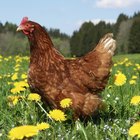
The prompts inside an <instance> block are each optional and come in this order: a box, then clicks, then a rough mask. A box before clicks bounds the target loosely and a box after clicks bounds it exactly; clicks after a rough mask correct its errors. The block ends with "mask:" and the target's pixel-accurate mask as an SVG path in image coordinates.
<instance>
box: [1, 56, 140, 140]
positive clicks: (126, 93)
mask: <svg viewBox="0 0 140 140" xmlns="http://www.w3.org/2000/svg"><path fill="white" fill-rule="evenodd" d="M126 57H128V60H127V61H124V60H126V59H125V58H126ZM138 57H140V55H139V54H137V55H127V56H126V55H121V56H115V58H114V62H115V64H117V65H116V66H114V67H113V68H112V72H111V76H110V79H109V82H108V85H107V86H106V89H105V90H104V91H103V92H102V93H101V95H102V98H103V100H104V101H105V108H104V110H101V111H100V112H99V114H98V115H97V117H95V118H94V119H92V117H91V118H89V119H88V121H80V120H77V121H76V122H74V121H73V120H71V121H65V122H57V121H55V120H53V121H52V120H50V119H49V117H48V116H47V113H48V112H49V110H50V108H49V107H48V106H46V105H45V104H43V102H41V101H40V102H35V101H29V100H27V96H28V94H29V93H30V91H29V89H28V88H27V89H26V90H25V91H23V92H20V93H18V94H12V93H11V89H12V88H13V84H14V83H15V82H17V81H18V80H23V79H21V74H23V73H25V72H26V71H27V69H28V63H29V62H28V58H27V57H19V56H16V57H0V67H1V70H0V91H1V94H0V99H1V100H0V118H1V119H0V139H1V140H7V139H8V133H9V131H10V130H11V129H12V128H14V127H17V126H23V125H36V124H37V123H41V122H47V123H49V124H50V128H48V129H46V130H43V131H40V132H39V133H38V135H37V136H35V137H33V138H31V139H34V140H43V139H47V140H62V139H64V140H105V139H106V140H107V139H110V140H132V139H133V138H131V137H130V136H129V134H128V130H129V128H130V127H131V126H132V124H133V123H134V122H137V121H139V120H140V116H139V112H140V105H137V106H134V105H131V104H130V101H131V98H132V97H133V96H135V95H140V86H139V83H140V67H139V69H136V68H137V67H136V64H137V65H138V63H139V66H140V61H139V58H138ZM17 64H18V65H17ZM128 64H131V65H129V66H128ZM15 66H16V67H18V68H19V70H18V71H17V70H15ZM118 70H119V71H121V72H123V73H124V74H125V75H126V77H127V81H126V83H125V84H124V85H122V86H120V87H118V86H116V85H114V78H115V74H116V73H117V71H118ZM15 72H17V73H18V79H17V80H12V79H11V77H12V75H13V74H14V73H15ZM133 75H135V76H137V79H136V84H134V85H130V84H129V81H130V80H131V78H132V76H133ZM9 95H10V96H11V95H12V96H15V95H16V96H19V95H20V96H24V97H25V98H23V99H20V100H19V101H18V102H17V104H15V105H13V104H12V102H10V101H9V100H8V96H9ZM9 103H11V104H9ZM134 139H137V138H134Z"/></svg>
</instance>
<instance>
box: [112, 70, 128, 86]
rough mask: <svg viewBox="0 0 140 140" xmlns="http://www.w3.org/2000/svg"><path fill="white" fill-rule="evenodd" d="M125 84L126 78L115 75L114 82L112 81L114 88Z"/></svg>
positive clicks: (120, 74) (121, 74) (119, 74)
mask: <svg viewBox="0 0 140 140" xmlns="http://www.w3.org/2000/svg"><path fill="white" fill-rule="evenodd" d="M125 83H126V76H125V75H124V74H123V73H121V72H119V73H118V74H115V81H114V84H115V85H116V86H122V85H124V84H125Z"/></svg>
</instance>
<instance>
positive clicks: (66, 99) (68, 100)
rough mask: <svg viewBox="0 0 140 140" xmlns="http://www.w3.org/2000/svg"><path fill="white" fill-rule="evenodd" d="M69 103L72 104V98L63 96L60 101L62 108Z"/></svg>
mask: <svg viewBox="0 0 140 140" xmlns="http://www.w3.org/2000/svg"><path fill="white" fill-rule="evenodd" d="M70 105H72V100H71V99H70V98H65V99H63V100H62V101H60V106H61V107H62V108H67V107H70Z"/></svg>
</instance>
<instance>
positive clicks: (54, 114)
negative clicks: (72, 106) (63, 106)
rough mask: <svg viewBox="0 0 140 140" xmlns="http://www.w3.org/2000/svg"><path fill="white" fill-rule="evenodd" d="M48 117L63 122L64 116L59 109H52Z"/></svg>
mask: <svg viewBox="0 0 140 140" xmlns="http://www.w3.org/2000/svg"><path fill="white" fill-rule="evenodd" d="M48 116H49V117H50V118H52V119H54V120H56V121H65V120H66V115H65V114H64V112H63V111H61V110H59V109H54V110H52V111H50V112H49V114H48Z"/></svg>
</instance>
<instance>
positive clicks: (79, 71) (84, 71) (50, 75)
mask: <svg viewBox="0 0 140 140" xmlns="http://www.w3.org/2000/svg"><path fill="white" fill-rule="evenodd" d="M17 31H22V32H23V33H24V34H25V35H26V36H27V37H28V39H29V43H30V65H29V72H28V83H29V86H30V89H31V91H32V92H36V93H38V94H40V95H41V96H42V98H43V99H44V101H45V102H47V103H48V104H49V105H50V106H51V107H53V108H61V107H60V101H61V100H62V99H64V98H71V100H72V105H71V108H72V109H73V110H74V116H75V117H80V116H84V117H85V116H89V115H91V114H92V113H95V112H96V111H97V110H98V109H99V107H100V106H101V104H102V100H101V96H100V94H99V93H100V92H101V91H102V90H103V89H104V88H105V86H106V84H107V81H108V78H109V75H110V69H111V66H112V60H111V59H112V56H113V54H114V51H115V48H116V41H115V40H114V39H113V38H112V37H113V34H111V33H108V34H106V35H105V36H104V37H103V38H102V39H101V40H100V41H99V43H98V44H97V46H96V48H95V49H93V50H92V51H91V52H89V53H88V54H86V55H85V56H83V57H81V58H77V59H75V60H68V59H65V58H64V57H63V56H62V55H61V54H60V53H59V52H58V51H57V50H56V49H55V48H54V45H53V43H52V41H51V39H50V37H49V35H48V34H47V32H46V30H45V29H44V28H43V27H42V26H40V25H39V24H38V23H36V22H33V21H29V20H28V18H27V17H24V18H23V19H22V21H21V23H20V25H19V27H18V28H17ZM75 49H76V48H75Z"/></svg>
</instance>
